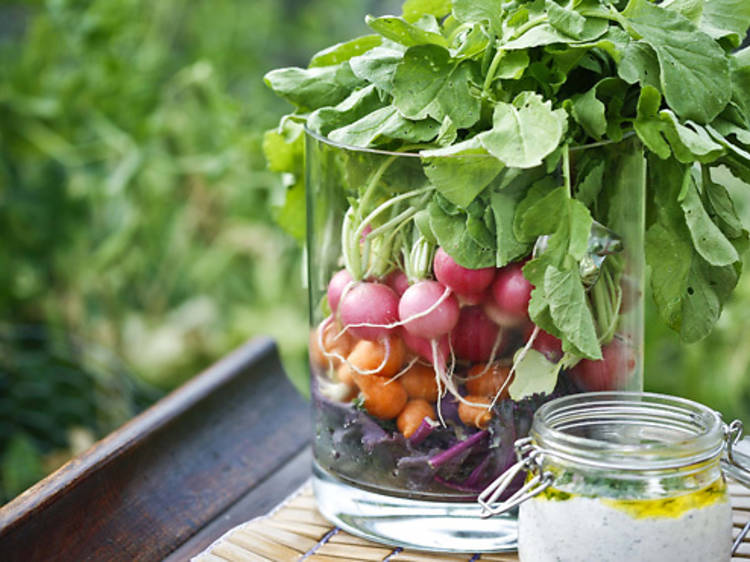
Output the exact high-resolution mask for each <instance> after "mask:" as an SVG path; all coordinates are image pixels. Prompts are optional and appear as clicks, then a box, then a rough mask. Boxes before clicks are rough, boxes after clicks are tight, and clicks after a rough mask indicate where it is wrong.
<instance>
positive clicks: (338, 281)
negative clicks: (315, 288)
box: [328, 269, 353, 315]
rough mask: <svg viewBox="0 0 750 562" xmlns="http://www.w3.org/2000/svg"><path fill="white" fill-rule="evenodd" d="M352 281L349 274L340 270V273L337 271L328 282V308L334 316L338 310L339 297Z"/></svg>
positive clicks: (344, 270)
mask: <svg viewBox="0 0 750 562" xmlns="http://www.w3.org/2000/svg"><path fill="white" fill-rule="evenodd" d="M352 281H353V279H352V276H351V275H350V274H349V272H348V271H347V270H346V269H342V270H341V271H337V272H336V273H335V274H334V275H333V277H331V280H330V281H329V282H328V306H329V307H330V308H331V312H333V314H334V315H335V314H336V311H337V310H338V308H339V301H340V300H341V295H342V294H343V293H344V291H345V290H346V288H347V287H348V286H349V285H350V284H351V282H352Z"/></svg>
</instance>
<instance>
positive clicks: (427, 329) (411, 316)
mask: <svg viewBox="0 0 750 562" xmlns="http://www.w3.org/2000/svg"><path fill="white" fill-rule="evenodd" d="M458 314H459V309H458V301H457V300H456V297H455V296H454V295H453V294H451V292H450V289H448V288H446V287H445V286H444V285H442V284H441V283H438V282H437V281H420V282H418V283H415V284H414V285H412V286H411V287H409V288H408V289H406V291H405V292H404V294H403V295H401V300H399V302H398V315H399V318H400V319H401V322H402V323H403V326H404V328H406V330H407V331H408V332H409V333H410V334H412V335H415V336H418V337H420V338H426V339H430V340H432V339H435V338H438V337H440V336H442V335H444V334H447V333H449V332H450V331H451V330H452V329H453V327H454V326H455V325H456V322H458Z"/></svg>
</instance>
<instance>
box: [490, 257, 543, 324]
mask: <svg viewBox="0 0 750 562" xmlns="http://www.w3.org/2000/svg"><path fill="white" fill-rule="evenodd" d="M522 267H523V264H521V263H512V264H510V265H506V266H505V267H503V268H502V269H500V270H499V271H498V272H497V275H496V276H495V281H494V282H493V283H492V296H493V297H494V298H495V304H496V305H497V307H498V309H499V310H500V312H502V313H503V314H504V315H507V316H509V317H511V318H514V319H517V320H524V319H526V318H528V317H529V312H528V308H529V299H530V298H531V291H532V289H533V288H534V287H533V285H532V284H531V283H529V282H528V281H527V280H526V278H525V277H524V276H523V271H521V269H522Z"/></svg>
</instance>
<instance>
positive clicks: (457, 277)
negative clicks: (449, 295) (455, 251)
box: [433, 248, 495, 295]
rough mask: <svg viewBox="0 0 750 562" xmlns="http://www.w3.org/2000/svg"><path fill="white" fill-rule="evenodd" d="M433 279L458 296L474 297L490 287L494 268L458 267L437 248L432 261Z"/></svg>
mask: <svg viewBox="0 0 750 562" xmlns="http://www.w3.org/2000/svg"><path fill="white" fill-rule="evenodd" d="M433 269H434V271H435V277H436V278H437V280H438V281H440V282H441V283H442V284H443V285H445V286H446V287H448V288H449V289H451V290H452V291H454V292H456V293H458V294H459V295H475V294H478V293H481V292H482V291H484V290H485V289H486V288H487V287H489V286H490V284H491V283H492V280H493V279H494V278H495V268H494V267H485V268H483V269H467V268H465V267H462V266H460V265H458V264H457V263H456V262H455V261H454V260H453V258H452V257H450V256H449V255H448V254H447V253H446V251H445V250H443V249H442V248H438V249H437V251H436V252H435V258H434V260H433Z"/></svg>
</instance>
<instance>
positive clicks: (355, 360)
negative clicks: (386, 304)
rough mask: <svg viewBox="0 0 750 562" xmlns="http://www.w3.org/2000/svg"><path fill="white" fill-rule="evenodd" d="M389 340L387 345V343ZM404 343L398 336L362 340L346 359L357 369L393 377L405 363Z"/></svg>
mask: <svg viewBox="0 0 750 562" xmlns="http://www.w3.org/2000/svg"><path fill="white" fill-rule="evenodd" d="M386 341H387V345H386ZM405 355H406V351H405V350H404V344H403V342H402V341H401V338H399V337H398V336H393V335H392V336H388V339H387V340H385V339H382V340H380V341H376V342H375V341H369V340H360V341H358V342H357V345H355V346H354V349H352V351H351V353H350V354H349V356H348V357H347V358H346V360H347V361H348V362H349V364H350V365H351V366H352V367H353V369H354V370H355V371H367V372H371V373H372V372H373V371H377V372H374V373H372V374H375V375H378V376H381V377H392V376H393V375H395V374H396V373H398V372H399V371H400V370H401V366H402V365H403V364H404V356H405Z"/></svg>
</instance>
